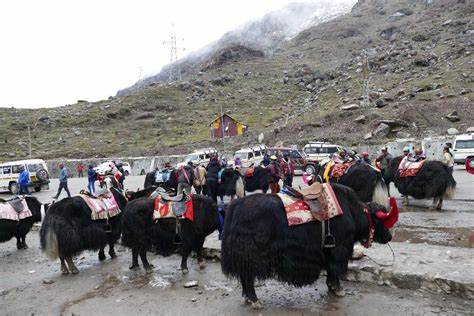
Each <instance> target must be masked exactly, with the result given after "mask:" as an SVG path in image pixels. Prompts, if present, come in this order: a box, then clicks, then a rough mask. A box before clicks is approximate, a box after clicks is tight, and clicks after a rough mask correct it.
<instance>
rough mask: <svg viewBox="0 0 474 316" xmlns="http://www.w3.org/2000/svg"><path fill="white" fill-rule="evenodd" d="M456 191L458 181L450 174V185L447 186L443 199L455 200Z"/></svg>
mask: <svg viewBox="0 0 474 316" xmlns="http://www.w3.org/2000/svg"><path fill="white" fill-rule="evenodd" d="M455 191H456V181H455V180H454V177H453V175H452V174H449V178H448V185H447V186H446V191H444V194H443V198H444V199H446V200H449V199H453V198H454V193H455Z"/></svg>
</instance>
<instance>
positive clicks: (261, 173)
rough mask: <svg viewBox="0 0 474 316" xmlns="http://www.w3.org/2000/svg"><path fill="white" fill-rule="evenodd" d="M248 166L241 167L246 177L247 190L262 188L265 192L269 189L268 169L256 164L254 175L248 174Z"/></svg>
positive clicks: (243, 175)
mask: <svg viewBox="0 0 474 316" xmlns="http://www.w3.org/2000/svg"><path fill="white" fill-rule="evenodd" d="M247 170H248V168H240V169H239V172H240V174H241V176H242V177H243V179H244V187H245V191H246V192H254V191H257V190H262V192H263V193H267V191H268V187H269V184H268V169H267V168H265V167H262V166H256V167H255V169H254V171H253V175H252V176H247Z"/></svg>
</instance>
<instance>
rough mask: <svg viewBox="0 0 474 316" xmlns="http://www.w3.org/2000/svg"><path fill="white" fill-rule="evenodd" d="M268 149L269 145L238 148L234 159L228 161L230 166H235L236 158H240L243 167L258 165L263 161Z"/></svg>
mask: <svg viewBox="0 0 474 316" xmlns="http://www.w3.org/2000/svg"><path fill="white" fill-rule="evenodd" d="M266 149H267V146H265V145H257V146H253V147H247V148H242V149H240V150H237V151H236V152H235V153H234V159H233V160H230V161H228V162H227V163H228V164H229V165H230V166H233V165H234V164H235V159H236V158H240V163H241V165H242V167H249V166H251V165H255V166H257V165H258V164H260V162H261V161H262V159H263V155H264V154H265V150H266Z"/></svg>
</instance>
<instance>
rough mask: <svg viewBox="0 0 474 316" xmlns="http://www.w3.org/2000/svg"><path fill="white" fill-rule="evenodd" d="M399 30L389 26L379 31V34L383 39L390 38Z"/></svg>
mask: <svg viewBox="0 0 474 316" xmlns="http://www.w3.org/2000/svg"><path fill="white" fill-rule="evenodd" d="M398 32H399V30H398V28H396V27H394V26H391V27H389V28H386V29H385V30H383V31H382V32H380V36H381V37H382V38H383V39H385V40H391V39H393V38H394V37H395V35H396V34H397V33H398Z"/></svg>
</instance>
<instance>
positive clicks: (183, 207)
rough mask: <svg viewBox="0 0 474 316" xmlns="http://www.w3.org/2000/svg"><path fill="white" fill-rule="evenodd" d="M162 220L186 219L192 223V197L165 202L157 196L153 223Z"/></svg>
mask: <svg viewBox="0 0 474 316" xmlns="http://www.w3.org/2000/svg"><path fill="white" fill-rule="evenodd" d="M163 218H182V219H184V218H186V219H189V220H190V221H194V209H193V199H192V195H189V196H187V195H186V196H185V197H184V198H183V200H182V201H167V200H165V199H164V198H163V197H162V196H161V195H158V196H157V197H156V198H155V202H154V208H153V221H156V220H159V219H163Z"/></svg>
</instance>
